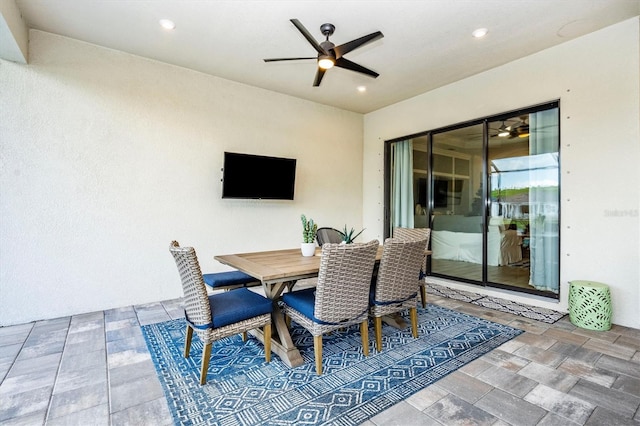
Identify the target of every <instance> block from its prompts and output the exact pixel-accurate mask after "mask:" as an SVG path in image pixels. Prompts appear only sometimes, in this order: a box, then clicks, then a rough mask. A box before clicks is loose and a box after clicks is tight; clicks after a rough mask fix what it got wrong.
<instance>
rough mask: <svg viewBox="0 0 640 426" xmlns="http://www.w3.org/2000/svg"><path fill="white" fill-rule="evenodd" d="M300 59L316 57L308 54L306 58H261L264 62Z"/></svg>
mask: <svg viewBox="0 0 640 426" xmlns="http://www.w3.org/2000/svg"><path fill="white" fill-rule="evenodd" d="M301 59H318V58H317V57H315V56H309V57H306V58H272V59H263V61H265V62H277V61H298V60H301Z"/></svg>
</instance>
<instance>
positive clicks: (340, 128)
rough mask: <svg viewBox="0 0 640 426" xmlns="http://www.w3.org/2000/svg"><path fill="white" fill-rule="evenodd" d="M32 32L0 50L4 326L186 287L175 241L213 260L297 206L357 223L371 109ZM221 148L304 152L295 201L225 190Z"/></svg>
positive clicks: (290, 215)
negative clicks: (1, 56) (17, 57)
mask: <svg viewBox="0 0 640 426" xmlns="http://www.w3.org/2000/svg"><path fill="white" fill-rule="evenodd" d="M30 36H31V37H30V38H31V44H30V63H29V64H28V65H19V64H15V63H12V62H6V61H0V109H1V114H0V116H1V120H0V148H1V152H0V162H1V163H0V164H1V168H0V189H1V191H2V192H1V197H0V217H1V223H0V325H8V324H15V323H21V322H25V321H31V320H37V319H45V318H54V317H59V316H64V315H70V314H76V313H81V312H89V311H93V310H97V309H106V308H113V307H119V306H126V305H130V304H136V303H146V302H152V301H158V300H163V299H168V298H174V297H178V296H181V294H182V289H181V286H180V282H179V278H178V274H177V270H176V267H175V263H173V259H172V257H171V256H170V254H169V243H170V242H171V240H173V239H176V240H178V241H179V242H180V243H181V244H182V245H191V246H194V247H195V248H196V250H197V252H198V255H199V259H200V264H201V267H202V269H203V270H204V271H211V272H213V271H222V270H226V269H228V268H227V267H225V266H223V265H221V264H219V263H218V262H216V261H215V260H214V259H213V256H214V255H216V254H226V253H233V252H243V251H257V250H266V249H276V248H290V247H297V246H299V243H300V241H301V225H300V214H302V213H305V214H306V215H307V216H308V217H311V218H314V219H315V220H316V221H317V222H319V223H320V224H321V225H327V226H339V227H341V226H342V225H343V224H345V223H347V224H349V225H350V226H354V227H360V226H361V220H362V146H363V134H362V132H363V117H362V115H360V114H355V113H350V112H346V111H343V110H339V109H335V108H330V107H327V106H323V105H319V104H315V103H311V102H308V101H303V100H300V99H296V98H293V97H288V96H284V95H280V94H277V93H274V92H269V91H265V90H262V89H257V88H253V87H250V86H246V85H242V84H238V83H234V82H230V81H227V80H223V79H219V78H215V77H211V76H207V75H204V74H200V73H197V72H193V71H189V70H186V69H182V68H179V67H174V66H170V65H166V64H163V63H160V62H155V61H151V60H146V59H142V58H139V57H136V56H132V55H129V54H126V53H122V52H118V51H113V50H108V49H104V48H100V47H97V46H94V45H91V44H86V43H81V42H77V41H74V40H71V39H67V38H64V37H60V36H55V35H52V34H48V33H43V32H38V31H32V32H31V35H30ZM326 129H331V131H330V133H329V134H327V131H326ZM224 151H234V152H245V153H252V154H259V155H272V156H282V157H290V158H296V159H297V176H296V189H295V191H296V192H295V200H294V201H260V200H226V199H225V200H223V199H221V183H220V179H221V177H222V173H221V170H220V169H221V167H222V165H223V152H224Z"/></svg>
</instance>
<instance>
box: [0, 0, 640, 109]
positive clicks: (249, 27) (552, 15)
mask: <svg viewBox="0 0 640 426" xmlns="http://www.w3.org/2000/svg"><path fill="white" fill-rule="evenodd" d="M2 1H14V0H2ZM15 3H16V4H17V6H18V8H19V10H20V12H21V14H22V17H23V20H24V21H25V23H26V25H27V26H28V27H29V28H34V29H38V30H42V31H47V32H51V33H54V34H59V35H63V36H67V37H71V38H74V39H78V40H82V41H85V42H89V43H94V44H97V45H100V46H104V47H108V48H112V49H117V50H121V51H124V52H129V53H132V54H135V55H139V56H143V57H147V58H152V59H156V60H159V61H162V62H167V63H170V64H175V65H179V66H182V67H185V68H190V69H193V70H197V71H201V72H203V73H207V74H211V75H215V76H219V77H222V78H225V79H229V80H234V81H237V82H241V83H246V84H249V85H252V86H256V87H261V88H264V89H268V90H273V91H276V92H280V93H285V94H288V95H291V96H296V97H299V98H303V99H308V100H311V101H314V102H319V103H322V104H327V105H333V106H336V107H339V108H342V109H346V110H350V111H355V112H359V113H367V112H371V111H374V110H376V109H379V108H382V107H385V106H387V105H390V104H393V103H395V102H398V101H401V100H404V99H408V98H411V97H413V96H416V95H418V94H420V93H424V92H427V91H429V90H433V89H435V88H438V87H441V86H443V85H446V84H449V83H453V82H455V81H457V80H460V79H463V78H466V77H468V76H471V75H474V74H477V73H480V72H482V71H485V70H488V69H491V68H494V67H497V66H500V65H503V64H505V63H507V62H511V61H514V60H516V59H518V58H521V57H524V56H527V55H530V54H532V53H535V52H538V51H540V50H543V49H546V48H549V47H551V46H554V45H557V44H560V43H563V42H566V41H569V40H571V39H573V38H576V37H579V36H582V35H584V34H587V33H589V32H593V31H596V30H598V29H600V28H604V27H606V26H609V25H612V24H615V23H617V22H620V21H623V20H626V19H629V18H631V17H634V16H638V15H639V14H640V0H519V1H514V0H483V1H480V0H423V1H418V0H413V1H380V0H379V1H362V0H361V1H305V0H296V1H265V0H263V1H260V0H254V1H243V0H236V1H231V0H229V1H218V0H197V1H196V0H153V1H151V0H15ZM161 18H168V19H171V20H173V21H174V22H175V23H176V28H175V30H173V31H170V32H169V31H166V30H164V29H162V28H161V27H160V25H159V24H158V21H159V20H160V19H161ZM291 18H297V19H298V20H300V22H301V23H302V24H303V25H304V26H305V27H306V28H307V29H308V30H309V32H310V33H311V34H312V35H313V36H314V37H315V38H316V39H317V40H318V41H322V40H323V36H322V34H321V33H320V25H321V24H323V23H325V22H329V23H332V24H334V25H335V26H336V31H335V33H334V34H333V36H331V39H330V40H331V41H332V42H334V43H335V44H336V45H339V44H342V43H345V42H347V41H351V40H353V39H355V38H358V37H361V36H363V35H366V34H369V33H372V32H375V31H382V33H383V34H384V38H382V39H380V40H377V41H375V42H373V43H370V44H368V45H366V46H364V47H361V48H360V49H357V50H354V51H352V52H350V53H348V54H347V55H345V57H346V58H347V59H349V60H351V61H354V62H356V63H358V64H360V65H363V66H365V67H367V68H370V69H372V70H374V71H376V72H378V73H379V74H380V76H379V77H378V78H377V79H373V78H371V77H368V76H365V75H363V74H359V73H355V72H353V71H348V70H344V69H340V68H333V69H331V70H328V71H327V73H326V74H325V76H324V79H323V80H322V84H321V85H320V87H312V84H313V79H314V76H315V71H316V63H315V61H314V60H306V61H292V62H277V63H265V62H264V61H263V59H264V58H281V57H299V56H303V57H306V56H315V55H316V52H315V50H314V49H313V48H312V47H311V45H310V44H309V43H308V42H307V41H306V40H305V39H304V37H303V36H302V34H301V33H300V32H299V31H298V30H297V29H296V28H295V27H294V26H293V24H291V22H290V21H289V20H290V19H291ZM479 27H486V28H488V29H489V33H488V35H487V36H486V37H484V38H482V39H474V38H473V37H472V36H471V32H472V31H473V30H475V29H476V28H479ZM9 35H10V32H6V31H2V28H0V37H7V36H9ZM594 60H595V61H597V58H594ZM361 85H364V86H366V87H367V91H366V92H365V93H359V92H358V91H357V90H356V88H357V86H361Z"/></svg>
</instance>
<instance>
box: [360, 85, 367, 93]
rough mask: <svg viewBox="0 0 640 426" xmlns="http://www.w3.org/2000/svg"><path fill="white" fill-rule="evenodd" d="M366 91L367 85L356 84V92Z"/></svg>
mask: <svg viewBox="0 0 640 426" xmlns="http://www.w3.org/2000/svg"><path fill="white" fill-rule="evenodd" d="M366 91H367V87H366V86H358V92H360V93H364V92H366Z"/></svg>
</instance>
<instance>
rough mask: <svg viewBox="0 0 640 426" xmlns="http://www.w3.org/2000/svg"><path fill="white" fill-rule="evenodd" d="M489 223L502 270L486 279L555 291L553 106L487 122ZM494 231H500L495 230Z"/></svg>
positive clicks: (555, 141)
mask: <svg viewBox="0 0 640 426" xmlns="http://www.w3.org/2000/svg"><path fill="white" fill-rule="evenodd" d="M489 127H490V128H491V129H497V130H494V131H493V133H492V134H491V135H490V138H489V158H488V162H489V182H490V203H491V204H490V224H489V235H491V233H492V231H493V232H494V234H495V235H500V239H501V241H500V246H501V252H500V256H501V258H500V259H499V260H500V264H501V265H505V266H507V268H504V270H503V271H500V273H496V274H490V276H489V281H490V282H493V283H498V284H504V285H508V286H517V287H523V288H531V289H535V290H539V291H549V292H552V293H556V294H557V293H558V286H559V258H558V256H559V241H558V240H559V210H560V209H559V201H560V200H559V170H560V165H559V153H558V147H559V129H558V109H557V108H553V109H549V110H545V111H539V112H535V113H531V114H524V115H520V116H515V117H508V118H506V119H505V120H500V121H495V122H492V123H490V126H489ZM498 232H499V234H498Z"/></svg>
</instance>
